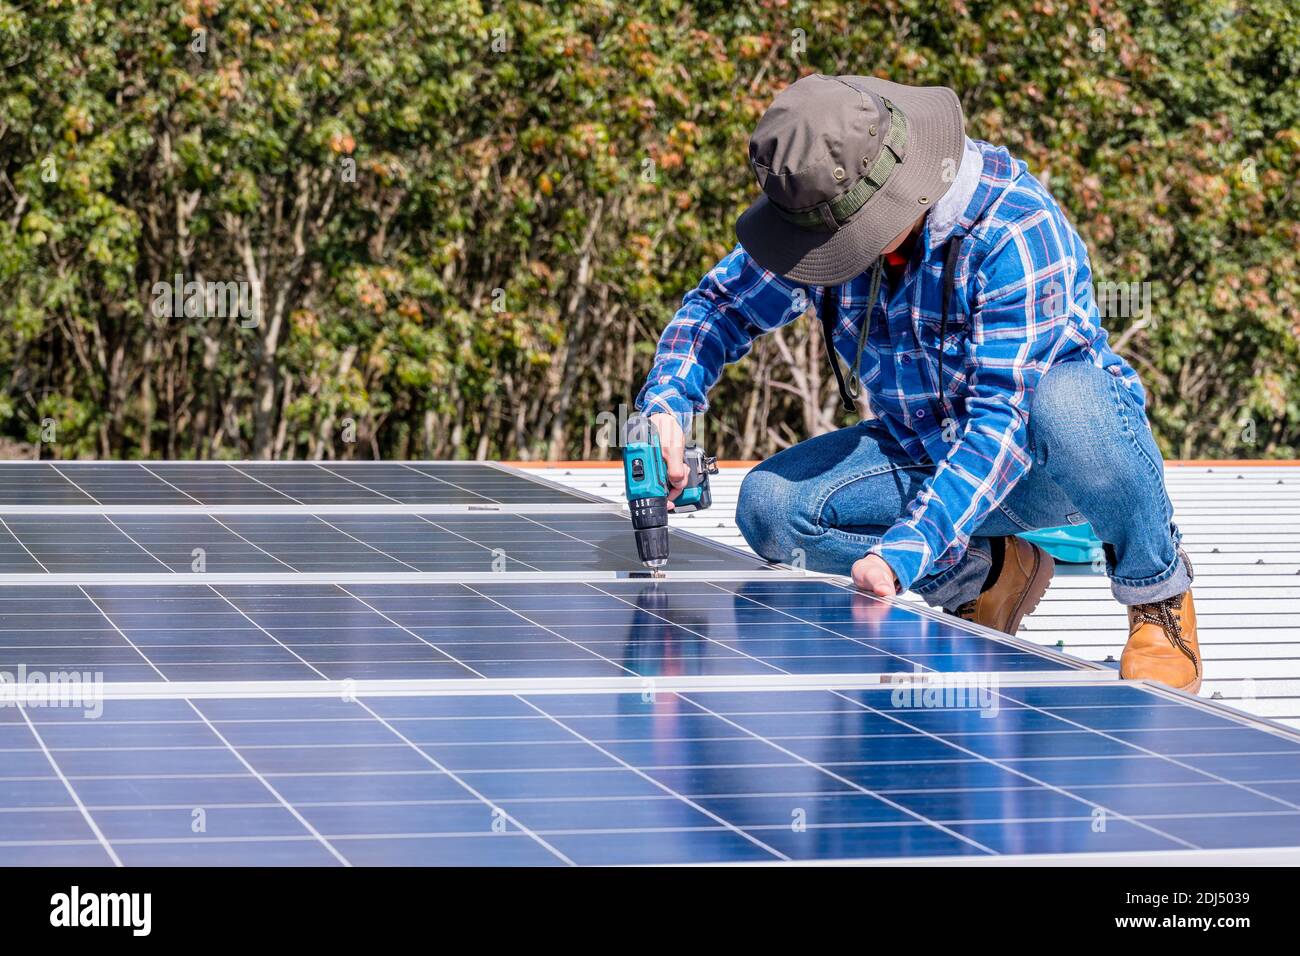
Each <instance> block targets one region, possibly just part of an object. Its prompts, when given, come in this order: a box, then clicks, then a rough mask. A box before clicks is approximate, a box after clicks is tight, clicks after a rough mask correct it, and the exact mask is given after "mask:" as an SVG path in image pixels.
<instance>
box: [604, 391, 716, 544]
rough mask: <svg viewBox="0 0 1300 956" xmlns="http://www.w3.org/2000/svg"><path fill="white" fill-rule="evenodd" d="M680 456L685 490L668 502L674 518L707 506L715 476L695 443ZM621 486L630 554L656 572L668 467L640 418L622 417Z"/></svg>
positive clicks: (712, 461)
mask: <svg viewBox="0 0 1300 956" xmlns="http://www.w3.org/2000/svg"><path fill="white" fill-rule="evenodd" d="M685 458H686V473H687V477H686V486H685V487H684V488H683V489H682V493H681V494H680V495H678V496H677V498H676V499H674V501H673V509H674V510H675V511H676V512H677V513H678V514H689V513H690V512H692V511H703V510H704V509H705V508H707V507H709V505H711V504H713V496H712V495H711V494H710V493H709V475H716V474H717V473H718V462H717V459H716V458H710V457H709V456H708V455H706V454H705V453H704V450H703V449H702V448H700V447H699V446H698V445H687V446H686V454H685ZM623 482H624V485H625V487H626V489H627V504H628V508H629V509H630V510H631V512H632V528H633V530H634V531H635V532H636V553H637V555H638V557H640V558H641V562H642V563H643V564H644V565H645V566H646V567H647V568H652V569H657V568H661V567H663V566H664V565H665V564H667V563H668V492H669V487H668V465H667V463H666V462H665V461H664V452H663V447H662V446H661V445H660V444H659V431H658V430H657V429H656V428H655V426H654V423H653V422H652V421H650V419H648V418H646V417H645V416H643V415H636V416H634V417H632V418H630V419H628V423H627V442H626V443H625V444H624V446H623Z"/></svg>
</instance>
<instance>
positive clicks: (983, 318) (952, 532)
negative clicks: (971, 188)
mask: <svg viewBox="0 0 1300 956" xmlns="http://www.w3.org/2000/svg"><path fill="white" fill-rule="evenodd" d="M986 241H991V243H992V248H991V250H990V251H989V253H988V254H987V255H985V256H984V257H983V259H982V261H981V262H980V265H979V267H978V269H977V271H976V273H975V276H974V290H973V292H974V295H973V298H972V300H971V302H972V309H971V330H970V335H969V339H968V344H967V354H968V358H969V360H970V362H971V365H972V372H971V374H970V376H969V387H970V396H969V397H968V398H967V401H966V417H965V420H964V421H963V423H962V424H963V427H962V429H961V431H960V432H959V433H958V435H957V436H956V440H955V441H954V442H953V443H952V444H951V445H950V446H949V448H948V454H947V456H946V457H945V458H944V459H943V460H942V461H940V462H939V463H938V465H937V467H936V468H935V471H934V474H933V475H931V477H930V478H929V480H927V481H926V482H925V483H924V484H923V485H922V486H921V489H920V490H919V491H918V492H917V494H916V496H915V498H913V500H912V502H911V505H910V506H909V508H908V511H907V514H906V515H905V516H904V517H903V518H901V519H900V520H899V521H898V522H897V523H896V524H895V525H894V526H893V527H892V528H890V529H889V530H888V531H887V532H886V533H885V534H884V535H883V536H882V538H881V540H880V543H879V544H878V545H877V546H875V547H873V548H872V549H871V552H872V553H875V554H879V555H880V556H881V557H882V558H884V559H885V561H886V562H888V564H889V566H890V568H892V569H893V571H894V574H895V575H897V577H898V579H899V582H900V583H901V584H902V586H903V588H904V589H906V588H908V587H910V586H911V585H912V584H913V583H914V582H915V581H916V580H917V579H919V578H921V577H924V576H926V575H928V574H932V573H937V572H941V571H944V570H946V569H947V568H949V567H951V566H952V565H954V564H955V563H956V562H957V561H958V560H960V559H961V557H962V556H963V555H964V554H965V553H966V547H967V545H968V544H969V542H970V537H971V534H972V533H973V532H974V531H975V529H976V528H978V527H979V525H980V524H981V523H982V522H983V521H984V519H985V518H986V517H988V515H990V514H991V513H992V512H993V511H994V510H995V509H996V508H997V507H998V506H999V505H1000V504H1001V503H1002V501H1003V500H1004V499H1005V498H1006V496H1007V494H1008V493H1010V491H1011V489H1012V488H1013V487H1014V486H1015V484H1016V482H1017V481H1019V480H1020V478H1021V477H1022V476H1024V475H1025V474H1026V473H1027V472H1028V471H1029V469H1030V467H1031V465H1032V457H1031V455H1030V452H1029V434H1028V432H1029V404H1030V401H1031V400H1032V398H1033V394H1034V388H1035V387H1036V386H1037V384H1038V381H1039V379H1040V378H1042V376H1043V374H1044V373H1045V372H1046V371H1047V370H1048V369H1049V368H1050V367H1051V366H1052V364H1053V363H1054V361H1055V359H1056V356H1057V354H1058V353H1059V352H1060V350H1061V348H1062V346H1063V345H1064V344H1065V342H1066V341H1067V339H1066V335H1065V333H1066V331H1067V328H1068V326H1069V323H1070V322H1071V321H1072V317H1073V315H1074V312H1075V309H1076V304H1075V302H1074V301H1073V290H1072V284H1073V283H1072V277H1073V271H1074V270H1073V265H1072V260H1071V258H1070V257H1069V255H1068V254H1067V252H1066V251H1065V247H1064V245H1063V243H1062V242H1061V239H1060V236H1059V234H1058V233H1057V232H1056V231H1055V229H1054V228H1053V222H1052V220H1051V217H1050V215H1049V214H1048V212H1047V211H1046V210H1042V211H1040V212H1038V213H1036V214H1034V215H1031V216H1028V217H1026V218H1024V219H1021V220H1018V221H1016V222H1012V223H1010V224H1008V225H1006V226H1004V227H1002V228H1001V229H999V230H997V232H995V233H994V235H993V236H992V237H990V240H986Z"/></svg>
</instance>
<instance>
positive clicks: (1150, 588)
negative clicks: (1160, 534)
mask: <svg viewBox="0 0 1300 956" xmlns="http://www.w3.org/2000/svg"><path fill="white" fill-rule="evenodd" d="M1192 577H1193V574H1192V562H1191V559H1190V558H1188V557H1187V552H1186V551H1184V550H1183V549H1182V548H1179V549H1178V552H1177V553H1176V554H1175V555H1174V560H1173V561H1171V562H1170V563H1169V566H1168V567H1167V568H1165V569H1164V570H1163V571H1161V572H1160V573H1159V574H1155V575H1152V576H1151V577H1149V578H1115V577H1112V578H1111V579H1110V591H1111V594H1113V595H1114V596H1115V600H1116V601H1118V602H1119V603H1120V604H1124V605H1133V604H1150V603H1151V602H1152V601H1163V600H1164V599H1165V598H1171V597H1177V596H1178V595H1180V594H1182V593H1183V592H1184V591H1186V590H1187V589H1188V588H1190V587H1191V586H1192Z"/></svg>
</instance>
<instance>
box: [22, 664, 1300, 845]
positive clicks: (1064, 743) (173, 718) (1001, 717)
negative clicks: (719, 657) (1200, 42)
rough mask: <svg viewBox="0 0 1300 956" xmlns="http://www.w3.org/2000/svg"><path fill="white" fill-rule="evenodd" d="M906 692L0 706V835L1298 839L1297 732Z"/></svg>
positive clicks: (1088, 697)
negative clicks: (1, 809)
mask: <svg viewBox="0 0 1300 956" xmlns="http://www.w3.org/2000/svg"><path fill="white" fill-rule="evenodd" d="M901 694H902V691H901V689H899V688H882V689H879V690H846V691H833V690H809V691H791V690H768V691H748V692H707V693H676V694H667V693H664V694H657V695H654V696H653V697H647V696H644V695H641V694H607V693H596V694H579V695H532V696H496V695H488V696H410V697H365V698H362V699H361V700H360V701H348V700H340V699H338V698H323V697H322V698H265V699H197V700H184V699H167V700H109V701H107V702H106V703H105V704H104V707H105V710H104V713H103V715H102V717H101V718H99V719H98V720H86V719H84V718H83V716H82V715H81V714H80V713H78V712H77V711H75V710H71V709H57V710H56V709H42V708H36V707H26V708H24V709H22V710H18V709H15V708H0V747H2V748H3V749H4V751H5V754H6V759H5V760H4V761H3V762H0V793H2V794H3V798H4V802H5V804H6V806H7V808H8V809H7V812H6V813H4V814H0V849H2V850H3V853H4V855H5V858H6V861H7V862H13V863H23V862H61V863H86V864H91V863H102V864H107V863H110V862H113V861H114V859H115V858H116V859H117V860H120V861H121V862H124V863H127V864H139V865H150V864H163V865H169V864H171V865H174V864H184V865H222V864H273V863H299V864H321V865H329V864H334V865H341V864H343V863H351V864H356V865H365V864H489V865H508V864H530V865H548V864H557V865H558V864H566V863H579V864H584V863H585V864H619V863H689V862H742V861H768V862H771V861H782V860H849V859H896V858H899V857H903V856H911V857H915V856H927V857H930V856H933V857H956V856H984V857H987V856H994V855H999V854H1031V855H1035V854H1047V853H1051V854H1083V853H1102V852H1131V851H1142V850H1193V849H1201V848H1238V849H1241V848H1261V847H1296V846H1300V805H1297V803H1296V802H1295V798H1296V787H1297V783H1300V740H1297V739H1296V737H1295V736H1294V735H1290V734H1287V733H1284V732H1281V731H1272V730H1268V729H1265V728H1263V727H1261V726H1258V725H1254V724H1249V723H1246V722H1243V721H1239V720H1237V719H1234V718H1232V717H1230V716H1228V715H1226V714H1224V713H1222V712H1220V711H1217V710H1215V709H1211V708H1208V707H1204V706H1201V705H1197V704H1191V703H1188V702H1186V701H1184V700H1183V699H1180V698H1176V697H1173V696H1171V695H1166V694H1162V693H1158V692H1155V691H1152V690H1150V689H1147V688H1145V687H1143V686H1140V685H1131V684H1128V685H1097V684H1074V685H1051V686H1015V685H1011V684H1006V685H1002V686H990V687H987V688H986V696H984V697H981V698H979V699H978V700H976V701H969V702H967V703H973V704H975V706H938V707H934V706H926V701H925V699H923V698H920V697H917V698H910V697H901V696H900V695H901ZM60 775H62V776H60ZM74 795H75V798H74Z"/></svg>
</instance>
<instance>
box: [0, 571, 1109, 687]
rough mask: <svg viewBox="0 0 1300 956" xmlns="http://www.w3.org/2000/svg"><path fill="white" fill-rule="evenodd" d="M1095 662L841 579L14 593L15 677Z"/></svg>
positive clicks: (551, 673)
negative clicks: (853, 587)
mask: <svg viewBox="0 0 1300 956" xmlns="http://www.w3.org/2000/svg"><path fill="white" fill-rule="evenodd" d="M1088 666H1089V665H1087V664H1085V663H1084V662H1081V661H1073V660H1071V659H1069V658H1065V657H1062V656H1060V655H1056V654H1052V653H1051V652H1049V651H1046V650H1043V649H1041V648H1038V647H1036V646H1034V645H1032V644H1028V643H1023V642H1016V641H1014V640H1011V639H1009V638H1005V637H999V636H986V635H984V634H976V633H972V631H971V630H970V629H968V628H967V627H966V626H965V625H964V624H962V623H961V622H955V621H954V622H948V621H942V620H938V619H935V618H929V617H925V616H921V615H918V614H916V613H915V612H913V611H911V610H907V609H904V608H901V607H897V606H893V605H890V604H887V603H885V602H882V601H879V600H877V599H875V598H872V597H869V596H867V595H865V594H861V593H857V592H853V591H849V590H847V589H845V588H841V587H836V586H834V585H831V584H828V583H825V582H800V581H769V582H742V583H730V584H713V583H709V582H705V581H699V582H694V581H691V582H671V581H662V582H656V581H647V582H632V581H626V582H605V583H584V582H548V583H545V584H533V583H527V582H502V583H487V584H474V585H469V584H448V585H422V584H352V585H348V584H330V585H309V584H296V585H229V586H221V585H218V586H211V587H209V586H194V587H191V586H153V587H149V586H139V585H129V586H107V587H106V586H96V585H87V586H81V587H53V588H51V587H27V588H23V587H17V586H11V587H7V588H2V589H0V672H9V673H17V672H18V670H19V668H26V670H27V671H29V672H38V673H53V672H57V671H72V672H75V673H89V672H94V673H98V674H102V675H103V679H104V680H106V681H113V682H122V681H165V680H170V681H211V680H218V681H257V680H345V679H356V680H375V679H390V680H414V679H421V680H448V679H467V680H482V679H488V680H492V679H505V678H525V679H535V678H547V679H565V678H568V679H572V678H590V677H614V678H617V677H661V676H672V677H682V676H690V677H699V676H724V675H725V676H737V677H739V676H746V675H761V676H766V677H777V676H781V675H791V674H802V675H806V674H894V673H913V672H959V671H961V672H968V671H973V672H985V671H988V672H993V671H998V672H1008V673H1025V672H1068V671H1072V670H1082V669H1085V668H1087V667H1088Z"/></svg>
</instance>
